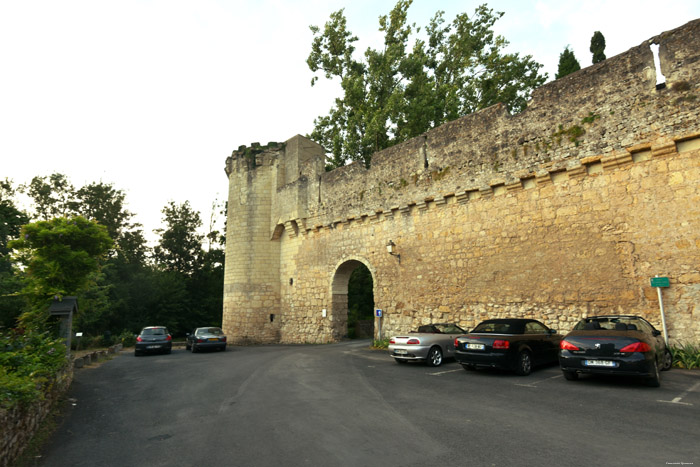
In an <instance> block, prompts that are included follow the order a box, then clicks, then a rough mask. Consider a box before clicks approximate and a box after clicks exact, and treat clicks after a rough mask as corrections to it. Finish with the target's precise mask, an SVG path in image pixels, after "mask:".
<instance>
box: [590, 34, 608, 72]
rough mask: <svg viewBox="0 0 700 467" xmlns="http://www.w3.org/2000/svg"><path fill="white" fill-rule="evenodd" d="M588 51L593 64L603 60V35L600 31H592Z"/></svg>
mask: <svg viewBox="0 0 700 467" xmlns="http://www.w3.org/2000/svg"><path fill="white" fill-rule="evenodd" d="M590 51H591V53H592V54H593V63H594V64H595V63H599V62H602V61H603V60H605V37H604V36H603V33H602V32H600V31H596V32H594V33H593V37H591V47H590Z"/></svg>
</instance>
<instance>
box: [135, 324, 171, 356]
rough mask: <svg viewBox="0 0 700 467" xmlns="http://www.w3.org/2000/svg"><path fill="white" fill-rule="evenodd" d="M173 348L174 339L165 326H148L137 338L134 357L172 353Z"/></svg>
mask: <svg viewBox="0 0 700 467" xmlns="http://www.w3.org/2000/svg"><path fill="white" fill-rule="evenodd" d="M172 348H173V338H172V336H171V335H170V333H169V332H168V329H167V328H166V327H165V326H146V327H145V328H143V329H142V330H141V332H140V333H139V335H138V336H136V344H135V345H134V355H135V356H136V357H138V356H139V355H141V354H144V353H170V351H171V350H172Z"/></svg>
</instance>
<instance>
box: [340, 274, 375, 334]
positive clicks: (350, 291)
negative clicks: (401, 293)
mask: <svg viewBox="0 0 700 467" xmlns="http://www.w3.org/2000/svg"><path fill="white" fill-rule="evenodd" d="M332 291H333V292H332V293H333V297H332V306H333V309H332V319H333V338H334V339H343V338H351V339H371V338H372V337H373V336H374V279H373V278H372V273H371V272H370V270H369V269H368V268H367V266H366V265H365V264H364V263H363V262H362V261H358V260H349V261H346V262H344V263H343V264H341V265H340V266H339V267H338V269H337V270H336V272H335V275H334V276H333V286H332Z"/></svg>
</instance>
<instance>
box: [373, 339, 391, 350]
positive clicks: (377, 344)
mask: <svg viewBox="0 0 700 467" xmlns="http://www.w3.org/2000/svg"><path fill="white" fill-rule="evenodd" d="M387 347H389V339H388V338H386V339H382V340H377V339H375V340H373V341H372V348H374V349H386V348H387Z"/></svg>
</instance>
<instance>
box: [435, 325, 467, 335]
mask: <svg viewBox="0 0 700 467" xmlns="http://www.w3.org/2000/svg"><path fill="white" fill-rule="evenodd" d="M434 326H435V328H436V329H437V330H438V331H440V332H442V333H444V334H466V331H465V330H464V329H462V328H460V327H459V326H457V325H456V324H451V323H450V324H435V325H434Z"/></svg>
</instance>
